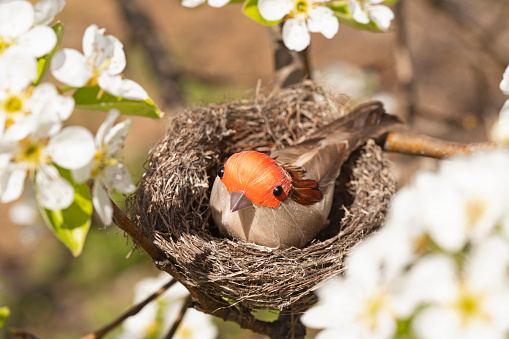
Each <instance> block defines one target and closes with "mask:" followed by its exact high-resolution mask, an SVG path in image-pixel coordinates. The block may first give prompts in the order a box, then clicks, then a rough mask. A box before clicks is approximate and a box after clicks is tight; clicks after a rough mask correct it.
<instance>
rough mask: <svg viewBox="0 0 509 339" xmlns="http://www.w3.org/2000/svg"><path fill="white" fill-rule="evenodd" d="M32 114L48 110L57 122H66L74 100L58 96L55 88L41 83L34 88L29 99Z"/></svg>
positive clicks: (72, 108)
mask: <svg viewBox="0 0 509 339" xmlns="http://www.w3.org/2000/svg"><path fill="white" fill-rule="evenodd" d="M31 104H32V113H34V114H39V113H41V112H42V111H43V110H49V111H50V112H51V114H52V115H53V116H56V117H57V118H58V119H59V120H62V121H63V120H66V119H67V118H69V116H70V115H71V113H72V111H73V110H74V99H73V98H72V97H64V96H63V95H60V94H58V92H57V90H56V88H55V86H54V85H53V84H50V83H43V84H40V85H39V86H37V87H35V88H34V91H33V93H32V98H31Z"/></svg>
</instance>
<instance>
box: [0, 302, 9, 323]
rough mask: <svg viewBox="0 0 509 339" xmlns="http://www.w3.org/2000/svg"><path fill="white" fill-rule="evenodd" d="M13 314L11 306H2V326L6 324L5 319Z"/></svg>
mask: <svg viewBox="0 0 509 339" xmlns="http://www.w3.org/2000/svg"><path fill="white" fill-rule="evenodd" d="M10 314H11V311H10V310H9V307H7V306H4V307H0V328H2V327H3V326H4V323H5V319H6V318H7V317H8V316H9V315H10Z"/></svg>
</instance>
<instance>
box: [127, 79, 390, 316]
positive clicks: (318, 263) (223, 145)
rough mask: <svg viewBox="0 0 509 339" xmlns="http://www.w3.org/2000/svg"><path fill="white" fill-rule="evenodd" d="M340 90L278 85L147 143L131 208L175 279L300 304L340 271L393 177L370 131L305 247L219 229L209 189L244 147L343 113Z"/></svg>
mask: <svg viewBox="0 0 509 339" xmlns="http://www.w3.org/2000/svg"><path fill="white" fill-rule="evenodd" d="M340 100H341V98H340V99H339V100H338V98H334V97H332V96H331V95H329V94H327V93H324V92H323V91H322V90H321V89H320V88H317V87H316V86H315V85H314V84H313V83H311V82H306V83H304V84H301V85H299V86H297V87H294V88H290V89H286V90H283V91H281V92H280V93H278V94H277V95H271V96H264V95H262V94H260V93H256V94H255V96H254V98H252V99H250V100H239V101H232V102H228V103H215V104H210V105H208V106H204V107H200V108H197V109H194V110H187V111H185V112H183V114H181V115H179V116H177V117H175V118H174V119H173V121H172V122H171V127H170V128H169V130H168V133H167V135H166V137H164V138H163V139H162V140H161V141H160V142H159V143H158V144H157V145H156V146H155V147H154V148H153V149H152V150H151V152H150V156H149V160H148V162H147V168H146V172H145V174H144V175H143V176H142V178H141V179H140V182H139V186H138V190H137V191H136V193H135V194H134V196H133V197H132V198H131V200H130V206H129V211H130V216H131V219H132V220H134V221H135V222H136V223H137V225H138V226H139V227H140V228H142V229H143V231H144V232H151V233H154V239H155V244H156V245H157V246H158V247H159V248H160V249H162V250H163V251H164V252H165V253H166V255H167V257H168V261H169V262H170V263H171V264H172V265H173V267H174V268H175V269H176V270H177V271H178V275H179V277H178V280H179V281H180V282H181V283H183V284H184V285H186V286H188V287H190V288H198V289H199V290H200V291H201V292H203V293H204V294H206V295H209V296H210V297H212V298H214V299H216V300H227V301H228V302H229V303H230V304H231V305H237V306H238V307H239V308H242V309H247V310H249V311H252V310H256V309H280V310H289V309H291V311H292V312H302V311H305V310H306V309H308V308H309V307H310V306H311V305H312V304H314V303H315V302H316V297H315V295H314V294H313V293H312V292H313V291H314V290H315V289H316V288H317V287H318V286H319V285H320V284H321V283H322V282H323V281H324V280H325V279H327V278H328V277H331V276H334V275H337V274H340V273H341V272H342V271H343V269H344V265H343V264H344V260H345V257H346V255H347V254H348V252H349V251H350V249H351V248H352V247H353V246H354V245H355V244H356V243H357V242H358V241H359V240H361V239H362V238H364V237H365V236H366V235H367V234H369V233H371V232H373V231H374V230H376V229H377V228H379V227H380V225H381V224H382V221H383V219H384V216H385V214H386V212H387V208H388V205H389V201H390V198H391V196H392V194H393V193H394V191H395V183H394V180H393V178H392V176H391V175H390V173H389V170H388V165H389V164H388V161H387V160H386V158H385V157H384V155H383V153H382V150H381V149H380V147H379V146H378V145H376V144H375V143H374V142H373V141H368V143H367V144H366V145H364V146H363V147H362V148H361V149H359V150H358V151H356V152H355V153H353V154H352V156H351V157H350V158H349V160H348V161H347V163H345V164H344V166H343V168H342V170H341V172H342V174H341V176H340V178H339V179H338V180H337V182H336V185H337V187H336V191H335V198H334V204H333V207H332V211H331V215H330V218H329V219H330V224H329V225H328V226H327V227H326V228H324V230H322V232H321V233H320V234H319V235H318V236H317V237H316V238H315V239H314V240H313V241H312V242H311V243H310V244H308V245H307V246H306V247H305V248H302V249H296V248H287V249H272V248H267V247H264V246H259V245H256V244H252V243H247V242H243V241H236V240H231V239H227V238H225V237H223V236H222V235H220V234H219V232H218V229H217V227H216V226H215V224H214V221H213V220H212V218H211V217H210V212H209V208H208V202H209V201H208V199H209V195H210V189H211V187H212V183H213V180H214V178H215V176H216V172H217V169H218V167H219V166H221V165H222V164H223V163H224V162H225V160H226V159H227V158H228V156H229V155H231V154H232V153H235V152H238V151H241V150H246V149H250V150H257V151H261V152H269V151H271V150H273V149H276V148H280V147H285V146H287V145H292V144H295V143H297V142H298V141H299V139H301V138H302V137H305V136H306V135H308V134H310V133H312V132H313V131H315V130H316V129H317V128H318V127H320V126H322V125H324V124H326V123H328V122H330V121H331V120H333V119H334V118H337V117H338V116H339V115H341V114H342V108H343V107H344V105H343V104H341V102H340Z"/></svg>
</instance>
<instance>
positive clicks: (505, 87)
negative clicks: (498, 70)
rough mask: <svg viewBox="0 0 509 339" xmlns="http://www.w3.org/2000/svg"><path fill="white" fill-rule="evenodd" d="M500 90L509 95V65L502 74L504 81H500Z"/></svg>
mask: <svg viewBox="0 0 509 339" xmlns="http://www.w3.org/2000/svg"><path fill="white" fill-rule="evenodd" d="M500 90H501V91H502V92H504V94H505V95H509V66H507V68H506V69H505V71H504V75H503V76H502V81H501V82H500Z"/></svg>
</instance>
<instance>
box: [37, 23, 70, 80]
mask: <svg viewBox="0 0 509 339" xmlns="http://www.w3.org/2000/svg"><path fill="white" fill-rule="evenodd" d="M53 30H54V31H55V33H56V34H57V43H56V44H55V47H54V48H53V50H51V52H49V53H48V54H46V55H45V56H42V57H40V58H39V59H37V71H38V75H37V79H35V81H34V85H37V84H38V83H39V82H40V81H41V80H42V78H43V77H44V75H45V74H46V72H48V69H49V66H50V65H51V60H52V59H53V57H54V56H55V53H56V52H57V51H58V48H59V47H60V43H61V42H62V37H63V36H64V24H62V23H61V22H57V23H56V24H55V25H54V26H53Z"/></svg>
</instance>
